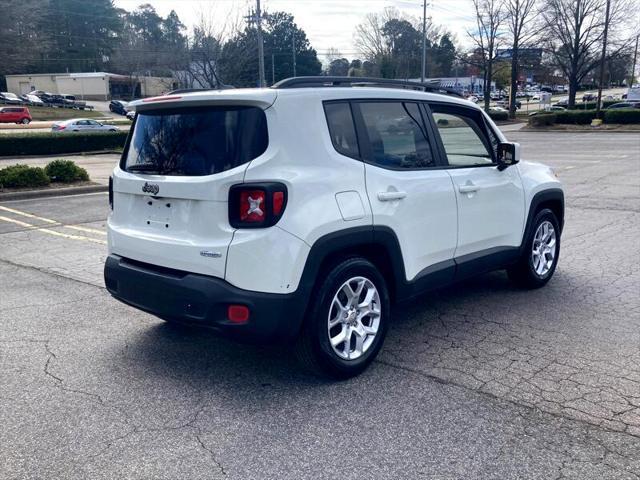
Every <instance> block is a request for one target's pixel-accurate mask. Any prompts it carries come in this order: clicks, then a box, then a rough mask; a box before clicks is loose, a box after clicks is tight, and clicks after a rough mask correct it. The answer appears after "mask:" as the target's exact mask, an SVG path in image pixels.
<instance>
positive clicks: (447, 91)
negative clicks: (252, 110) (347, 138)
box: [271, 76, 464, 98]
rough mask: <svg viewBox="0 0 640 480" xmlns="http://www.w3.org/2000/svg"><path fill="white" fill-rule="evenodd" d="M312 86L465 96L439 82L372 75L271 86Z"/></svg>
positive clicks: (290, 81)
mask: <svg viewBox="0 0 640 480" xmlns="http://www.w3.org/2000/svg"><path fill="white" fill-rule="evenodd" d="M312 87H388V88H405V89H411V90H420V91H423V92H431V93H441V94H443V95H453V96H456V97H460V98H464V96H463V95H462V94H461V93H460V92H458V91H456V90H453V89H451V88H445V87H441V86H440V83H439V82H433V83H426V82H425V83H423V82H411V81H409V80H394V79H391V78H371V77H330V76H326V77H321V76H316V77H291V78H285V79H284V80H280V81H279V82H278V83H275V84H273V85H272V86H271V88H276V89H286V88H312Z"/></svg>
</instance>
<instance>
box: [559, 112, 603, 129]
mask: <svg viewBox="0 0 640 480" xmlns="http://www.w3.org/2000/svg"><path fill="white" fill-rule="evenodd" d="M555 116H556V120H555V123H563V124H571V125H589V124H590V123H591V120H593V119H594V118H596V112H595V110H586V111H585V110H566V111H564V112H555Z"/></svg>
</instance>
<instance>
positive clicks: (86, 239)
mask: <svg viewBox="0 0 640 480" xmlns="http://www.w3.org/2000/svg"><path fill="white" fill-rule="evenodd" d="M0 220H3V221H5V222H10V223H15V224H16V225H20V226H21V227H25V228H29V229H31V230H36V231H38V232H42V233H48V234H49V235H55V236H56V237H63V238H69V239H71V240H81V241H84V242H92V243H99V244H100V245H106V244H107V242H106V241H105V240H98V239H97V238H91V237H85V236H83V235H69V234H67V233H62V232H56V231H55V230H51V229H49V228H42V227H37V226H36V225H31V224H30V223H26V222H21V221H20V220H15V219H13V218H8V217H2V216H0Z"/></svg>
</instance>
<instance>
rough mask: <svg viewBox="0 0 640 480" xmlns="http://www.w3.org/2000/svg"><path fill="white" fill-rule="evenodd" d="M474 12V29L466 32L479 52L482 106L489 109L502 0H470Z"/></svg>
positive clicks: (502, 17)
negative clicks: (482, 95) (482, 83)
mask: <svg viewBox="0 0 640 480" xmlns="http://www.w3.org/2000/svg"><path fill="white" fill-rule="evenodd" d="M472 3H473V8H474V11H475V14H476V29H474V30H468V31H467V34H468V35H469V37H471V39H472V40H473V42H474V43H475V45H476V50H477V51H478V52H479V53H480V63H481V67H482V71H483V74H484V108H485V110H486V111H489V103H490V102H491V80H492V78H493V64H494V61H495V59H496V53H497V51H498V47H499V44H500V42H501V40H502V35H501V33H500V32H501V27H502V24H503V23H504V20H505V7H504V3H503V0H472Z"/></svg>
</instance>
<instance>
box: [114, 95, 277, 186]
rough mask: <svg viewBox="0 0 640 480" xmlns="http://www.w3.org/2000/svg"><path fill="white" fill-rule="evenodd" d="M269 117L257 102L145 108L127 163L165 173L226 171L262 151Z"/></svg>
mask: <svg viewBox="0 0 640 480" xmlns="http://www.w3.org/2000/svg"><path fill="white" fill-rule="evenodd" d="M267 144H268V134H267V121H266V118H265V114H264V112H263V111H262V110H261V109H260V108H257V107H195V108H174V109H162V110H151V111H146V112H145V111H142V112H139V113H138V117H137V120H136V122H135V126H134V130H133V134H132V136H131V139H130V142H129V146H128V148H127V151H126V152H125V154H124V156H123V162H124V165H123V169H124V170H126V171H130V172H145V173H157V174H162V175H187V176H200V175H212V174H215V173H220V172H224V171H225V170H229V169H231V168H234V167H236V166H238V165H242V164H243V163H246V162H249V161H251V160H253V159H254V158H256V157H258V156H259V155H261V154H262V153H263V152H264V151H265V150H266V149H267Z"/></svg>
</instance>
